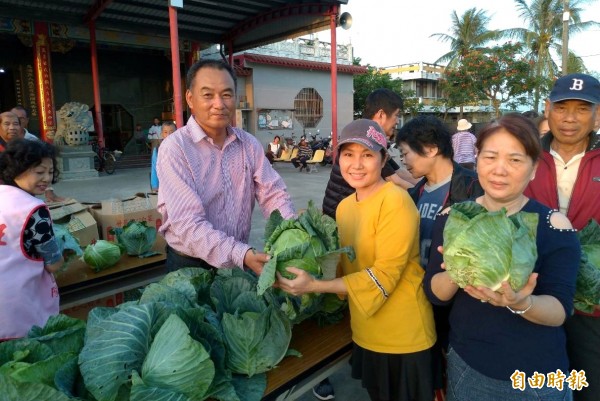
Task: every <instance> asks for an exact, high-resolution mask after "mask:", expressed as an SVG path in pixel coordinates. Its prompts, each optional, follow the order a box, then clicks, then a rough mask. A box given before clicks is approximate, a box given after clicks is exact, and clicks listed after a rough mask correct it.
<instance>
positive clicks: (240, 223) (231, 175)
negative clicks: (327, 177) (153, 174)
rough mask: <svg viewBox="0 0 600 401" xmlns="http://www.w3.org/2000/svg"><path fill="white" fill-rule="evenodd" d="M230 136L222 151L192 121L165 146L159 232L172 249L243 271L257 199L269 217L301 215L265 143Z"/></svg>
mask: <svg viewBox="0 0 600 401" xmlns="http://www.w3.org/2000/svg"><path fill="white" fill-rule="evenodd" d="M227 132H228V135H227V138H226V139H225V142H224V144H223V148H222V149H219V148H218V147H217V146H215V145H214V144H213V141H212V139H211V138H209V137H208V136H206V134H205V133H204V131H203V130H202V128H200V126H199V125H198V123H197V122H196V120H194V117H193V116H192V117H190V119H189V120H188V122H187V125H186V126H184V127H182V128H180V129H178V130H177V131H175V132H174V133H173V134H171V135H169V137H168V138H166V139H165V140H164V141H163V143H162V144H161V145H160V152H159V156H158V162H157V173H158V178H159V180H160V191H159V193H158V207H157V208H158V211H159V212H160V213H161V214H162V217H163V224H162V225H161V227H160V229H159V232H160V233H161V234H162V235H163V236H164V237H165V239H166V241H167V243H168V244H169V246H171V247H172V248H174V249H176V250H177V251H179V252H182V253H184V254H186V255H189V256H192V257H196V258H201V259H203V260H204V261H206V262H207V263H208V264H210V265H212V266H215V267H234V266H239V267H242V266H243V262H244V256H245V254H246V252H247V251H248V249H250V245H247V242H248V238H249V235H250V225H251V220H252V210H253V209H254V203H255V200H256V201H258V204H259V205H260V207H261V209H262V211H263V215H264V216H265V218H268V217H269V215H270V214H271V212H272V211H273V210H276V209H279V211H280V212H281V214H282V215H283V217H284V218H289V217H292V216H293V215H294V214H295V211H294V207H293V205H292V201H291V197H290V195H289V193H288V192H287V190H286V186H285V183H284V182H283V179H282V178H281V177H280V176H279V174H277V172H275V170H273V168H272V167H271V165H270V163H269V161H268V160H267V159H266V158H265V155H264V150H263V148H262V145H261V144H260V142H258V140H257V139H256V138H255V137H254V136H252V135H251V134H249V133H247V132H245V131H243V130H241V129H239V128H234V127H228V129H227Z"/></svg>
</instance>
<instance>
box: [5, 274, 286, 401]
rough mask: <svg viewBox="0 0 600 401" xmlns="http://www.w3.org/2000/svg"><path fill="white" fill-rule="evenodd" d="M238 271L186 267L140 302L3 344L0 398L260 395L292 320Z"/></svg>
mask: <svg viewBox="0 0 600 401" xmlns="http://www.w3.org/2000/svg"><path fill="white" fill-rule="evenodd" d="M256 284H257V279H256V277H255V276H253V275H252V274H250V273H246V272H244V271H242V270H241V269H237V268H236V269H220V270H219V271H218V272H217V273H216V274H215V273H214V272H212V271H207V270H204V269H197V268H184V269H181V270H178V271H176V272H172V273H169V274H168V275H167V276H165V277H164V278H163V279H162V280H161V281H160V282H158V283H153V284H150V285H148V286H147V287H146V288H145V289H144V291H143V293H142V295H141V298H140V299H139V300H138V301H132V302H127V303H124V304H122V305H119V306H118V307H116V308H108V307H106V308H105V307H101V308H94V309H92V310H91V312H90V314H89V316H88V321H87V325H86V324H85V323H84V322H82V321H80V320H77V319H72V318H69V317H67V316H64V315H58V316H53V317H51V318H50V319H49V320H48V323H47V324H46V326H45V327H43V328H40V327H35V326H34V327H33V328H32V329H31V331H30V332H29V335H28V336H27V337H26V338H23V339H18V340H12V341H6V342H3V343H0V388H2V394H3V395H5V397H4V398H3V397H2V396H0V399H7V400H19V401H34V400H35V401H63V400H64V401H66V400H69V399H78V400H87V401H115V400H119V401H147V400H177V401H202V400H207V399H211V400H219V401H260V400H261V399H262V398H263V395H264V392H265V389H266V386H267V380H266V374H265V372H266V371H268V370H270V369H272V368H274V367H276V365H277V364H278V363H279V362H280V361H281V360H282V359H283V358H284V357H285V356H286V355H288V354H292V355H294V354H297V353H294V352H293V351H291V352H290V350H288V348H289V344H290V340H291V335H292V333H291V327H292V324H291V322H290V321H289V320H288V319H287V318H286V316H285V315H284V314H283V313H282V312H281V311H280V308H279V304H278V303H277V302H276V300H275V298H274V297H273V294H272V291H267V292H266V293H265V294H263V295H262V296H259V295H258V294H257V293H256Z"/></svg>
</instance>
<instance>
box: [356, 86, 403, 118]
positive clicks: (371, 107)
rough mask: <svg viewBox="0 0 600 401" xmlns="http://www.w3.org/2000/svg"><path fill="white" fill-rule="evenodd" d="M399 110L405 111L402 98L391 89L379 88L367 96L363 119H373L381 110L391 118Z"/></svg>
mask: <svg viewBox="0 0 600 401" xmlns="http://www.w3.org/2000/svg"><path fill="white" fill-rule="evenodd" d="M398 109H400V110H403V109H404V101H403V100H402V96H400V95H399V94H397V93H396V92H394V91H393V90H391V89H387V88H379V89H375V90H374V91H373V92H371V93H369V95H368V96H367V99H366V100H365V108H364V110H363V114H362V118H369V119H373V117H374V116H375V114H376V113H377V112H378V111H379V110H383V112H384V113H385V114H386V115H387V116H390V115H392V114H393V113H394V112H395V111H396V110H398Z"/></svg>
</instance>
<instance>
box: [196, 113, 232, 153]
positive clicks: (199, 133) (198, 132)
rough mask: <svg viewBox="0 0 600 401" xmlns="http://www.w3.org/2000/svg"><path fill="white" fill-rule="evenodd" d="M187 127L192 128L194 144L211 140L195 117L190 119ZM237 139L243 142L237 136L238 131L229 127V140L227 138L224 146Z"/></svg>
mask: <svg viewBox="0 0 600 401" xmlns="http://www.w3.org/2000/svg"><path fill="white" fill-rule="evenodd" d="M187 126H188V127H189V128H190V133H191V138H192V141H193V142H194V143H197V142H200V141H202V140H203V139H206V140H207V141H208V140H209V139H210V138H209V137H208V135H206V132H204V130H203V129H202V127H200V125H199V124H198V122H197V121H196V119H195V118H194V116H193V115H192V116H191V117H190V118H189V119H188V122H187ZM236 139H237V140H240V141H242V142H243V139H242V137H241V136H239V135H237V132H236V130H235V129H234V128H233V127H232V126H231V125H230V126H228V127H227V138H225V142H224V144H223V146H225V145H227V144H228V143H230V142H233V141H235V140H236Z"/></svg>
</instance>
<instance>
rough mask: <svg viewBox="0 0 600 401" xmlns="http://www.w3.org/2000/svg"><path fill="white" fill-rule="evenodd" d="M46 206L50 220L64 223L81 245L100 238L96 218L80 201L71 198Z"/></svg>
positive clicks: (55, 222)
mask: <svg viewBox="0 0 600 401" xmlns="http://www.w3.org/2000/svg"><path fill="white" fill-rule="evenodd" d="M48 208H49V209H50V217H52V222H53V223H54V224H61V225H64V226H65V227H66V228H67V230H69V232H70V233H71V234H73V236H74V237H75V238H77V239H78V240H79V245H80V246H81V247H85V246H87V245H89V244H91V243H92V242H94V241H96V240H98V239H99V238H100V236H99V235H98V225H97V224H96V220H94V217H93V216H92V215H91V214H90V213H89V212H88V211H87V208H86V207H85V206H84V205H82V204H81V203H79V202H77V201H75V200H72V199H71V200H69V201H66V202H63V203H54V204H50V205H49V206H48Z"/></svg>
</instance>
